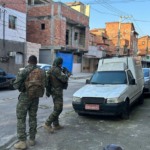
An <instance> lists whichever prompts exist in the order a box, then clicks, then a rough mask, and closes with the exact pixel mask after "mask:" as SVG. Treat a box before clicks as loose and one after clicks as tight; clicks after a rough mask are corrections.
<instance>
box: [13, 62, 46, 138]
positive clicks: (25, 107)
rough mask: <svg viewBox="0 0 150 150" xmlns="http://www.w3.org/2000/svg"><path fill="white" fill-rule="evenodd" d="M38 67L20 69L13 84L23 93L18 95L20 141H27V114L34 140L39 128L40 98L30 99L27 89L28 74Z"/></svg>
mask: <svg viewBox="0 0 150 150" xmlns="http://www.w3.org/2000/svg"><path fill="white" fill-rule="evenodd" d="M34 68H37V66H36V65H31V64H30V65H28V66H26V67H25V68H24V69H23V70H21V71H19V73H18V75H17V78H16V80H15V82H14V84H13V86H14V88H15V89H18V90H19V91H20V92H21V93H20V95H19V97H18V104H17V108H16V114H17V135H18V139H19V140H20V141H26V138H27V134H26V116H27V113H28V114H29V135H30V139H31V140H34V139H35V135H36V132H37V130H36V128H37V118H36V117H37V110H38V104H39V98H36V99H29V98H28V96H27V92H26V90H25V83H24V82H25V80H26V78H27V76H28V74H29V73H30V72H31V71H32V70H33V69H34ZM43 85H44V86H45V72H44V71H43Z"/></svg>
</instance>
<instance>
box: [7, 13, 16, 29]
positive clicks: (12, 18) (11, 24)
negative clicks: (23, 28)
mask: <svg viewBox="0 0 150 150" xmlns="http://www.w3.org/2000/svg"><path fill="white" fill-rule="evenodd" d="M16 21H17V17H15V16H12V15H9V28H10V29H16Z"/></svg>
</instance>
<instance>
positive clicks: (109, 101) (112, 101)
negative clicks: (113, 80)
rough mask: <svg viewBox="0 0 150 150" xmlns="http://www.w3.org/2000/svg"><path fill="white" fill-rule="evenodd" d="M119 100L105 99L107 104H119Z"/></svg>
mask: <svg viewBox="0 0 150 150" xmlns="http://www.w3.org/2000/svg"><path fill="white" fill-rule="evenodd" d="M119 102H120V101H119V99H118V98H117V97H116V98H108V99H107V103H119Z"/></svg>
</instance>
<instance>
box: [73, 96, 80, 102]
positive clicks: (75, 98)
mask: <svg viewBox="0 0 150 150" xmlns="http://www.w3.org/2000/svg"><path fill="white" fill-rule="evenodd" d="M73 102H78V103H79V102H81V98H80V97H73Z"/></svg>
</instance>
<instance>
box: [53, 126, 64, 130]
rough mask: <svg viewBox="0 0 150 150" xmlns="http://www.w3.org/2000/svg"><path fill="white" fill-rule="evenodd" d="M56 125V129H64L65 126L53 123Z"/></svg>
mask: <svg viewBox="0 0 150 150" xmlns="http://www.w3.org/2000/svg"><path fill="white" fill-rule="evenodd" d="M53 126H54V130H60V129H63V128H64V127H63V126H61V125H53Z"/></svg>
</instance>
